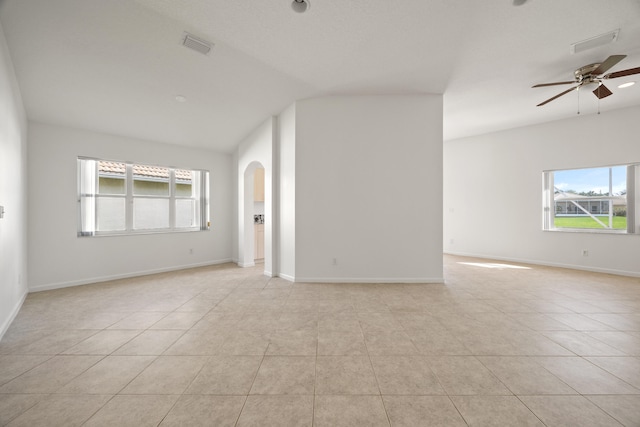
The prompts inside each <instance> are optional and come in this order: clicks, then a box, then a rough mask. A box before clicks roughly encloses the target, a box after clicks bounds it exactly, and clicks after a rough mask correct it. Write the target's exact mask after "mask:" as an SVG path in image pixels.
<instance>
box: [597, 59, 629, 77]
mask: <svg viewBox="0 0 640 427" xmlns="http://www.w3.org/2000/svg"><path fill="white" fill-rule="evenodd" d="M626 57H627V55H611V56H610V57H608V58H607V59H605V60H604V62H603V63H602V64H600V66H599V67H598V68H596V69H595V70H593V72H592V73H591V74H593V75H594V76H597V75H598V74H602V73H604V72H605V71H607V70H608V69H609V68H611V67H613V66H614V65H616V64H617V63H618V62H620V61H622V60H623V59H624V58H626Z"/></svg>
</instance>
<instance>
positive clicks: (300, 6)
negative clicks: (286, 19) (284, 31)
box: [291, 0, 311, 13]
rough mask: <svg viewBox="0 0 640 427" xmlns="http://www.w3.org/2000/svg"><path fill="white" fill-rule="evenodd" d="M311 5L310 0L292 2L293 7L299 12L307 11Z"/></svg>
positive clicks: (294, 0)
mask: <svg viewBox="0 0 640 427" xmlns="http://www.w3.org/2000/svg"><path fill="white" fill-rule="evenodd" d="M310 7H311V4H310V3H309V0H293V1H292V2H291V9H293V11H294V12H297V13H305V12H306V11H307V10H309V8H310Z"/></svg>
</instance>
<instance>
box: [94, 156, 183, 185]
mask: <svg viewBox="0 0 640 427" xmlns="http://www.w3.org/2000/svg"><path fill="white" fill-rule="evenodd" d="M126 167H127V165H126V163H120V162H108V161H104V160H100V161H99V162H98V172H102V173H108V174H115V175H124V174H125V173H126ZM133 174H134V175H135V176H142V177H147V178H167V179H168V178H169V168H162V167H158V166H146V165H133ZM176 179H178V180H180V181H191V171H189V170H184V169H176Z"/></svg>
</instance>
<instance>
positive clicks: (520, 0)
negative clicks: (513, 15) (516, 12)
mask: <svg viewBox="0 0 640 427" xmlns="http://www.w3.org/2000/svg"><path fill="white" fill-rule="evenodd" d="M526 2H527V0H513V5H514V6H522V5H523V4H525V3H526Z"/></svg>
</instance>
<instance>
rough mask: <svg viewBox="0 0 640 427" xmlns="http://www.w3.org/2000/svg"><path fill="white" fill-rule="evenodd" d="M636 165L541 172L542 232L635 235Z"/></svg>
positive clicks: (639, 169) (639, 170) (638, 211)
mask: <svg viewBox="0 0 640 427" xmlns="http://www.w3.org/2000/svg"><path fill="white" fill-rule="evenodd" d="M639 179H640V164H628V165H618V166H605V167H596V168H588V169H566V170H554V171H545V172H544V173H543V186H544V188H543V229H545V230H555V231H594V232H607V233H622V234H624V233H628V234H639V233H640V229H639V228H638V225H640V217H639V215H640V208H639V207H638V201H640V197H639V195H638V191H639V190H640V183H639V181H638V180H639Z"/></svg>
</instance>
